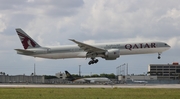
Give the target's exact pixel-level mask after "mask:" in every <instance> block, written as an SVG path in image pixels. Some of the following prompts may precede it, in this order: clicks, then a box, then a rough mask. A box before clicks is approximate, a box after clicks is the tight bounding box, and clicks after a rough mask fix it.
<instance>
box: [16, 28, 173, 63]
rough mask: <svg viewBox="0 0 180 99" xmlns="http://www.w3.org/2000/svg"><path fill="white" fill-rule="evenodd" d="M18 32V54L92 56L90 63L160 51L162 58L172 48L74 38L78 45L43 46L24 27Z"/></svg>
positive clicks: (18, 29) (150, 44)
mask: <svg viewBox="0 0 180 99" xmlns="http://www.w3.org/2000/svg"><path fill="white" fill-rule="evenodd" d="M16 32H17V34H18V36H19V38H20V41H21V43H22V45H23V47H24V49H15V50H16V51H17V54H21V55H26V56H33V57H40V58H48V59H65V58H91V60H90V61H89V62H88V64H89V65H91V64H95V63H97V62H98V59H96V58H97V57H101V58H104V59H105V60H116V59H117V58H119V57H120V56H121V55H132V54H149V53H158V59H160V58H161V57H160V55H161V53H162V52H164V51H166V50H168V49H169V48H170V46H169V45H168V44H167V43H164V42H139V43H134V42H132V43H120V42H117V43H99V44H92V45H90V44H86V43H83V42H79V41H77V40H74V39H69V40H70V41H72V42H74V43H76V44H77V45H62V46H54V47H43V46H40V45H39V44H38V43H37V42H35V41H34V40H33V39H32V38H31V37H30V36H29V35H28V34H26V33H25V32H24V31H23V30H22V29H20V28H17V29H16Z"/></svg>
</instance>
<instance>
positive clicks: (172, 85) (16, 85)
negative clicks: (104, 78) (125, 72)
mask: <svg viewBox="0 0 180 99" xmlns="http://www.w3.org/2000/svg"><path fill="white" fill-rule="evenodd" d="M0 88H178V89H179V88H180V84H146V85H144V84H121V85H50V84H28V85H25V84H24V85H23V84H0Z"/></svg>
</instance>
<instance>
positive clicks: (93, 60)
mask: <svg viewBox="0 0 180 99" xmlns="http://www.w3.org/2000/svg"><path fill="white" fill-rule="evenodd" d="M97 62H98V59H95V58H91V60H90V61H89V63H88V64H89V65H91V64H94V63H97Z"/></svg>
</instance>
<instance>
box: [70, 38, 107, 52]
mask: <svg viewBox="0 0 180 99" xmlns="http://www.w3.org/2000/svg"><path fill="white" fill-rule="evenodd" d="M69 40H71V41H73V42H74V43H76V44H78V46H79V47H80V48H81V49H83V50H84V51H86V52H106V50H105V49H102V48H98V47H95V46H92V45H89V44H85V43H82V42H79V41H76V40H74V39H69Z"/></svg>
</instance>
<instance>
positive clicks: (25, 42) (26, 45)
mask: <svg viewBox="0 0 180 99" xmlns="http://www.w3.org/2000/svg"><path fill="white" fill-rule="evenodd" d="M17 33H18V35H19V38H20V39H21V43H22V44H23V46H24V49H27V48H32V47H35V46H36V44H35V43H34V42H33V41H32V40H31V39H30V38H29V37H27V36H26V35H24V34H22V33H20V32H18V31H17Z"/></svg>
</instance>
